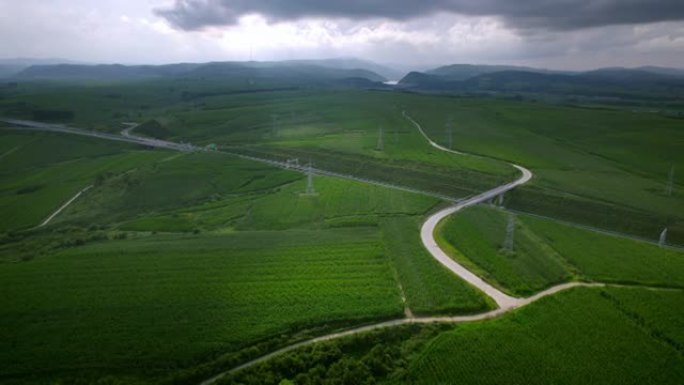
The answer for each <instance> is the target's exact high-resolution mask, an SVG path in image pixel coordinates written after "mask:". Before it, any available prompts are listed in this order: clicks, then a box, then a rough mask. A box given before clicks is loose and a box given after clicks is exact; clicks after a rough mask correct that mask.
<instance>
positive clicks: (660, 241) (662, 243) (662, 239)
mask: <svg viewBox="0 0 684 385" xmlns="http://www.w3.org/2000/svg"><path fill="white" fill-rule="evenodd" d="M666 241H667V227H666V228H665V229H664V230H663V231H662V232H661V233H660V239H658V246H660V247H663V246H665V242H666Z"/></svg>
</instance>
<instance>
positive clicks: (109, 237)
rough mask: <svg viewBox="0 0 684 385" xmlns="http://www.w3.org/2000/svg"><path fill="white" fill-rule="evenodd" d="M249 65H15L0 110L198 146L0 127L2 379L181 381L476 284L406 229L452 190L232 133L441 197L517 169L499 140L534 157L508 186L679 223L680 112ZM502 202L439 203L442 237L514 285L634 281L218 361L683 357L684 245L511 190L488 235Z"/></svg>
mask: <svg viewBox="0 0 684 385" xmlns="http://www.w3.org/2000/svg"><path fill="white" fill-rule="evenodd" d="M245 84H246V83H245ZM245 84H243V83H230V82H226V83H221V82H216V83H212V82H208V81H207V82H205V81H204V80H199V79H198V80H196V81H180V80H179V81H169V80H150V81H144V82H126V83H117V82H112V83H90V84H84V83H78V84H76V83H75V84H70V85H69V84H66V83H64V84H63V83H55V84H51V85H45V86H44V87H41V86H40V85H39V84H38V83H19V84H18V85H17V87H16V88H15V89H12V90H11V91H9V92H7V91H3V93H2V95H1V96H3V98H1V99H0V114H8V115H11V116H13V117H17V118H24V119H36V120H40V119H38V118H40V117H46V118H47V119H45V120H46V121H55V122H64V123H68V124H71V125H73V126H74V127H82V128H86V129H93V130H98V131H106V132H111V133H118V132H120V130H121V129H122V128H123V127H125V126H124V125H122V123H123V122H137V123H142V125H140V126H138V127H136V128H135V129H134V131H133V133H134V134H135V135H144V136H147V137H155V138H164V139H169V140H174V141H177V142H191V143H193V144H197V145H209V144H215V145H216V146H217V149H218V151H211V152H196V153H181V152H173V151H169V150H161V149H152V148H148V147H146V146H140V145H132V144H125V143H116V142H108V141H104V140H98V139H93V138H85V137H75V136H69V135H58V134H46V133H37V132H33V133H27V132H23V131H19V130H14V129H12V130H9V129H4V128H3V129H1V131H0V139H1V140H0V183H1V184H0V186H1V187H0V210H2V215H1V216H0V292H2V293H3V294H2V295H0V308H1V309H3V310H2V311H0V315H1V317H0V326H1V327H0V352H2V353H0V383H8V384H24V383H29V384H44V383H83V384H86V383H99V384H110V383H111V384H117V383H127V384H128V383H133V384H158V385H162V384H164V385H166V384H188V383H193V384H196V383H201V382H202V381H203V380H206V379H208V378H211V377H212V376H214V375H216V374H217V373H220V372H223V371H225V370H228V369H230V368H233V367H235V366H237V365H239V364H241V363H245V362H249V361H250V360H252V359H255V358H258V357H260V356H262V355H264V354H267V353H269V352H272V351H275V350H277V349H279V348H281V347H284V346H288V345H289V344H291V343H295V342H297V341H306V340H309V339H310V338H313V337H316V336H320V335H325V334H326V333H331V332H335V331H339V330H342V329H345V328H350V327H357V326H360V325H368V324H373V323H376V322H381V321H385V320H397V319H403V318H406V317H419V318H421V317H432V316H452V315H468V316H470V315H475V314H481V313H485V312H490V311H494V309H496V304H495V303H494V301H493V300H492V299H491V298H489V297H487V296H485V295H484V294H483V293H482V292H480V290H478V289H476V288H475V287H474V286H471V285H470V284H467V283H466V282H465V281H463V280H462V279H460V278H458V276H457V275H455V274H453V273H452V272H451V271H449V270H447V269H445V268H444V266H442V265H441V264H440V263H439V262H438V261H437V260H435V259H434V258H433V257H432V256H431V255H430V252H428V250H426V248H425V246H424V245H423V244H421V238H420V227H421V224H422V223H423V221H424V220H425V218H426V216H427V215H428V213H431V212H434V211H436V210H438V209H440V208H443V207H445V206H446V205H447V204H448V203H447V202H445V201H443V200H440V199H437V198H434V197H431V196H427V195H422V194H417V193H409V192H406V191H401V190H397V189H391V188H388V187H383V186H379V185H375V184H369V183H364V182H362V181H358V180H349V179H341V178H334V177H329V176H320V175H316V176H314V177H313V179H312V183H313V188H314V190H315V193H314V194H305V191H306V190H307V183H308V181H307V177H306V175H304V174H302V173H300V172H296V171H293V170H283V169H279V168H275V167H272V166H270V165H266V164H264V163H259V162H254V161H249V160H245V159H240V158H238V157H236V156H234V153H240V154H247V155H255V156H259V157H264V158H269V159H277V160H286V159H292V158H297V159H298V160H299V162H300V164H304V165H305V164H308V163H311V164H313V166H314V167H316V168H321V169H324V170H330V171H335V172H339V173H345V174H350V175H353V176H356V177H358V178H370V179H373V180H376V181H383V182H387V183H391V184H396V185H400V186H405V187H409V188H413V189H418V190H422V191H428V192H433V193H439V194H442V195H447V196H450V197H453V198H464V197H468V196H473V195H475V194H478V193H481V192H483V191H485V190H488V189H491V188H494V187H496V186H500V185H502V184H504V183H507V182H510V181H512V180H513V179H515V178H516V177H517V176H518V172H517V171H516V170H515V169H514V168H513V167H511V166H510V165H509V164H508V163H507V162H517V163H520V164H521V165H523V166H526V167H529V168H530V169H531V170H532V171H533V173H534V178H533V179H532V181H531V182H530V185H525V186H522V187H521V188H519V189H516V190H515V191H511V192H509V193H506V197H505V202H504V203H505V205H506V206H507V207H511V208H512V209H515V210H522V211H527V212H531V213H538V214H542V215H546V216H550V217H554V218H558V219H565V220H568V221H571V222H575V223H581V224H588V225H592V226H596V227H602V228H606V229H614V230H618V231H621V232H624V233H629V234H636V235H640V236H645V237H648V238H649V239H656V238H657V235H658V234H659V233H660V231H662V229H663V228H665V227H668V229H669V230H668V231H669V233H668V234H669V236H668V242H670V243H672V244H677V243H682V242H683V241H682V240H683V239H684V238H682V237H683V235H682V234H684V232H682V229H684V227H682V226H684V216H682V213H684V206H683V205H682V204H683V202H684V201H682V199H681V193H682V190H681V184H680V183H679V182H678V179H675V183H674V188H673V192H672V194H665V193H664V184H665V181H666V179H667V173H668V171H669V169H670V167H671V166H672V165H674V167H675V169H676V170H679V168H680V165H682V167H681V168H682V169H684V164H682V162H683V161H684V158H682V157H681V154H680V152H679V151H678V147H677V143H679V141H680V138H681V132H680V131H681V130H679V129H678V126H677V125H676V123H677V121H676V120H674V119H671V118H665V117H663V116H660V115H656V114H647V113H645V112H640V113H637V112H630V111H628V110H626V109H625V110H618V109H613V110H608V109H590V108H578V107H573V106H551V105H543V104H540V103H529V102H520V101H511V100H496V99H489V98H463V97H460V98H453V97H444V96H431V95H423V94H412V93H404V92H388V91H377V90H376V91H372V90H352V89H342V88H340V89H335V88H323V87H320V88H316V87H311V88H298V87H289V86H288V85H287V84H277V82H276V83H273V84H270V83H269V84H266V83H263V84H258V85H257V86H255V87H253V89H252V88H250V87H251V85H250V86H247V85H245ZM247 91H248V92H247ZM404 111H406V112H407V113H408V114H409V116H411V117H412V118H414V119H415V120H416V121H417V122H419V123H420V124H421V125H422V126H423V128H424V129H425V130H426V132H427V134H428V135H429V136H430V138H432V140H434V141H436V142H438V143H440V144H442V145H444V146H445V147H452V148H454V149H457V150H463V151H468V152H472V153H474V154H478V155H476V156H471V155H458V154H453V153H448V152H445V151H442V150H439V149H437V148H435V147H433V146H430V144H429V143H428V141H427V140H426V139H425V138H424V137H423V136H422V135H421V134H420V132H419V131H418V129H417V128H416V126H415V125H414V124H413V123H411V121H410V120H408V119H407V118H406V117H405V116H404V115H403V112H404ZM450 117H451V118H452V119H453V132H452V136H451V138H450V136H449V135H448V132H447V130H446V128H445V124H446V122H447V120H448V119H450ZM673 122H674V123H673ZM556 123H558V124H556ZM6 126H7V125H6V124H5V125H4V127H6ZM596 133H600V134H601V135H596ZM652 136H655V137H652ZM662 138H670V139H669V140H662ZM450 141H453V143H451V144H450V143H449V142H450ZM480 155H482V156H480ZM89 185H92V186H93V187H92V188H91V189H90V190H88V191H87V193H84V194H83V195H82V196H81V197H79V198H78V199H77V200H75V201H74V202H73V203H72V204H71V205H69V206H68V207H67V208H66V209H65V210H64V211H62V212H61V213H60V214H59V215H58V216H56V217H55V218H54V219H53V220H52V221H51V223H50V224H49V225H47V226H45V227H41V228H35V226H36V225H38V224H39V223H40V222H41V221H42V220H44V219H45V218H46V217H47V216H48V215H50V214H51V213H52V212H54V210H55V209H56V208H57V207H59V206H61V205H62V204H63V203H64V202H65V201H66V200H68V199H69V198H70V197H72V196H73V195H74V194H75V193H76V192H77V191H80V190H81V189H83V188H84V187H85V186H89ZM507 215H508V214H507V212H505V211H502V210H499V209H492V208H490V207H486V206H483V205H480V206H476V207H470V208H467V209H465V210H462V211H461V212H458V213H457V214H456V215H453V216H451V217H449V218H447V220H446V221H445V222H443V223H442V224H441V226H440V227H439V228H438V236H439V237H438V238H439V239H438V240H439V243H440V246H441V247H442V248H443V249H445V250H446V251H448V252H449V253H450V254H451V255H452V256H453V258H454V259H455V260H456V261H458V262H459V263H461V264H463V265H464V266H465V267H466V268H467V269H468V270H471V271H472V272H474V273H476V275H478V276H481V277H483V278H484V279H485V280H486V281H488V282H490V283H492V284H493V285H495V286H496V287H498V288H499V289H501V290H502V291H505V292H506V293H508V294H510V295H514V296H521V297H527V296H531V295H533V294H534V293H537V292H539V291H541V290H543V289H546V288H549V287H551V286H554V285H556V284H559V283H563V282H569V281H596V282H605V283H611V284H619V285H629V286H630V288H623V287H620V288H618V287H606V288H600V289H597V288H592V289H589V288H577V289H572V290H571V291H569V292H563V293H559V294H554V295H552V296H550V297H546V298H544V299H542V300H540V301H539V302H535V303H533V304H531V305H529V307H525V308H521V309H517V310H515V311H513V312H511V313H506V314H504V315H502V316H500V317H499V318H497V319H492V320H486V321H478V322H473V323H464V324H458V325H456V326H454V325H453V319H452V320H449V319H447V318H441V320H442V322H441V323H439V324H437V325H432V324H430V325H417V324H415V325H414V324H411V325H403V326H400V327H397V328H396V329H395V327H389V328H386V329H380V330H373V331H372V332H370V333H363V334H358V335H352V336H350V337H344V338H340V339H338V340H333V341H328V342H326V343H324V344H320V345H319V344H314V345H310V346H308V347H306V348H302V349H297V350H294V351H291V352H289V353H286V354H283V355H282V356H278V357H277V358H276V359H273V360H269V361H266V362H264V363H262V364H258V365H257V366H253V367H250V368H248V369H246V370H245V371H244V372H239V374H238V375H235V376H227V377H225V378H224V380H223V382H224V383H227V384H238V383H239V384H262V383H263V384H266V383H268V384H271V383H272V384H276V385H284V384H287V382H284V383H283V384H281V380H290V381H292V382H293V383H294V384H297V385H307V384H313V383H326V384H327V383H330V384H339V383H340V381H338V380H340V379H344V381H343V382H342V383H349V384H363V383H368V384H372V383H381V384H384V383H386V384H395V383H396V384H404V383H405V384H419V383H426V384H428V383H429V384H442V383H443V384H449V383H454V382H453V381H452V380H451V379H453V378H458V379H459V381H460V379H463V381H464V383H470V382H473V383H501V382H502V381H504V380H506V379H507V380H510V382H511V383H535V381H539V380H538V378H537V377H535V376H532V375H530V374H529V373H530V371H529V370H525V371H521V370H519V369H520V368H530V367H534V368H538V367H542V371H543V375H542V377H543V378H544V379H547V380H548V381H547V382H540V383H548V382H553V383H629V381H633V382H634V383H637V382H639V381H642V382H645V383H649V382H650V383H665V384H669V383H679V382H681V381H680V380H681V378H682V375H683V372H681V370H679V369H678V368H679V366H682V365H681V363H682V362H681V361H682V356H681V344H682V343H683V342H682V338H683V336H682V334H681V332H680V331H681V330H683V329H684V328H683V327H682V324H681V320H680V318H681V317H680V314H679V313H681V311H679V310H678V309H680V308H681V298H682V297H681V294H682V292H681V289H682V288H684V258H682V256H683V254H682V253H681V252H680V251H676V250H675V249H669V248H658V247H657V246H655V245H653V244H649V243H645V242H640V241H635V240H629V239H625V238H618V237H614V236H611V235H607V234H604V233H596V232H592V231H589V230H586V229H582V228H578V227H574V226H571V225H569V224H567V223H562V222H558V221H556V220H553V219H543V218H540V217H535V216H531V215H527V214H525V213H518V214H517V215H516V219H515V242H514V250H513V251H512V252H508V251H503V250H502V244H503V240H504V238H505V228H506V222H507ZM632 286H636V287H641V288H634V287H632ZM645 287H649V288H653V287H658V288H662V289H667V290H646V289H645ZM491 314H498V313H496V312H493V313H491ZM427 319H428V318H422V320H427ZM445 320H446V321H448V322H445ZM401 322H403V321H401ZM392 324H394V323H392ZM530 336H532V337H531V338H530ZM587 356H591V357H594V358H595V359H594V360H593V361H591V362H587V360H586V359H585V358H586V357H587ZM615 356H619V357H620V358H621V359H622V361H618V360H615V359H614V358H613V357H615ZM623 361H624V362H623ZM640 362H643V365H641V366H638V363H640ZM535 363H536V364H537V365H535ZM622 364H624V365H628V366H629V367H630V368H631V369H630V370H627V371H624V372H621V371H620V370H619V367H620V365H622ZM673 367H675V369H669V368H673ZM506 372H510V373H511V377H510V378H509V377H506ZM537 374H538V373H537ZM324 381H327V382H324ZM345 381H346V382H345Z"/></svg>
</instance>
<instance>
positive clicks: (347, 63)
mask: <svg viewBox="0 0 684 385" xmlns="http://www.w3.org/2000/svg"><path fill="white" fill-rule="evenodd" d="M280 63H284V64H288V63H289V64H308V65H317V66H321V67H328V68H338V69H347V70H352V69H362V70H367V71H371V72H375V73H376V74H378V75H380V76H382V77H383V78H385V79H390V80H392V79H394V80H399V79H401V77H402V76H403V75H404V74H405V72H403V71H399V70H396V69H394V68H391V67H388V66H384V65H381V64H377V63H374V62H371V61H367V60H361V59H356V58H335V59H320V60H286V61H282V62H280Z"/></svg>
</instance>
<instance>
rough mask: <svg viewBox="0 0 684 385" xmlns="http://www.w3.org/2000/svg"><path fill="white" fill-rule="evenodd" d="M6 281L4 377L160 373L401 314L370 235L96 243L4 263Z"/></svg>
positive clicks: (0, 340)
mask: <svg viewBox="0 0 684 385" xmlns="http://www.w3.org/2000/svg"><path fill="white" fill-rule="evenodd" d="M0 276H2V279H0V282H2V283H1V284H0V285H1V286H2V289H1V291H2V293H3V295H2V297H1V298H2V300H1V305H2V309H3V310H2V314H3V317H2V320H1V321H0V322H2V327H0V330H1V331H0V333H1V337H0V344H2V346H1V347H2V348H1V349H0V352H2V353H1V354H2V357H1V358H0V361H1V362H3V365H2V369H0V378H4V379H12V378H23V377H27V376H28V377H29V378H30V375H29V374H30V373H37V372H41V373H44V374H45V376H46V378H51V377H52V376H55V377H56V378H58V377H59V375H60V374H65V373H67V374H68V373H69V372H71V371H73V370H75V369H79V368H80V369H84V368H102V366H103V364H104V368H102V371H103V372H105V373H106V372H107V371H114V370H115V371H116V373H119V374H124V372H126V373H127V374H131V375H134V374H136V373H144V372H155V371H157V370H162V369H164V368H168V367H170V366H171V367H175V366H182V365H183V364H187V363H189V362H192V361H196V360H199V359H203V358H204V359H207V358H210V357H211V356H212V355H213V354H220V353H223V352H229V351H232V350H235V349H238V348H241V347H245V346H247V344H248V343H250V342H253V341H255V340H258V339H262V338H265V337H268V336H272V335H278V333H280V332H283V331H285V330H299V329H303V328H306V327H310V326H318V325H322V324H326V323H334V324H338V325H339V324H341V323H344V322H356V323H358V322H362V321H364V320H370V319H377V318H387V317H395V316H399V315H400V314H402V311H403V310H402V305H401V300H400V296H399V291H398V289H397V283H396V282H395V279H394V277H393V275H392V273H391V269H390V264H389V261H388V259H387V258H386V257H385V255H384V254H383V252H382V247H381V242H380V238H379V235H378V232H377V231H374V230H373V229H368V228H358V229H336V230H329V231H286V232H241V233H234V234H227V235H221V236H207V235H199V236H193V235H188V236H161V235H160V236H157V237H151V238H143V239H136V240H125V241H110V242H101V243H96V244H92V245H87V246H84V247H80V248H75V249H72V250H68V251H65V252H63V253H60V254H57V255H54V256H51V257H49V258H47V257H46V258H41V259H36V260H34V261H30V262H25V263H20V264H3V265H0ZM45 277H50V279H45Z"/></svg>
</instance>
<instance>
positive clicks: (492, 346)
mask: <svg viewBox="0 0 684 385" xmlns="http://www.w3.org/2000/svg"><path fill="white" fill-rule="evenodd" d="M639 293H647V294H639ZM634 295H636V296H637V298H645V297H648V298H650V299H655V301H654V303H659V304H663V305H672V304H678V306H681V304H682V298H683V296H682V292H681V291H677V292H676V293H671V292H660V291H657V292H656V291H653V292H651V291H646V290H643V289H623V288H609V289H584V288H582V289H573V290H571V291H569V292H565V293H561V294H558V295H557V296H554V297H549V298H545V299H542V300H541V301H539V302H537V303H534V304H532V305H530V306H529V307H526V308H524V309H521V310H519V311H516V312H514V313H512V314H509V315H507V316H505V317H503V318H501V319H497V320H492V321H488V322H481V323H470V324H463V325H458V326H456V327H455V328H454V330H452V331H450V332H447V333H444V334H441V335H440V336H439V337H437V338H435V339H434V340H433V341H432V342H431V343H430V344H428V345H427V347H426V348H425V349H424V350H423V351H422V352H420V354H419V355H418V358H416V359H415V360H413V361H412V362H411V363H410V365H409V368H410V369H409V373H410V379H409V380H408V381H406V383H409V384H430V385H434V384H455V383H472V384H500V383H509V384H548V383H556V384H586V383H601V384H676V383H680V382H681V381H682V379H684V369H683V368H684V358H682V355H681V343H680V341H678V340H677V339H676V338H678V337H680V336H679V335H676V334H673V333H672V327H678V328H679V329H680V330H681V328H682V327H683V326H684V325H683V324H682V321H681V317H677V316H676V314H678V312H679V310H678V309H677V308H676V307H660V306H657V307H656V306H654V307H653V308H649V307H648V306H639V305H637V306H634V307H630V305H634V302H630V303H628V304H625V305H624V306H616V305H615V302H614V301H613V299H612V298H613V297H619V298H624V297H630V298H633V296H634ZM654 309H657V310H654ZM668 318H669V321H668ZM668 326H669V327H670V328H669V329H668ZM675 333H676V332H675Z"/></svg>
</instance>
